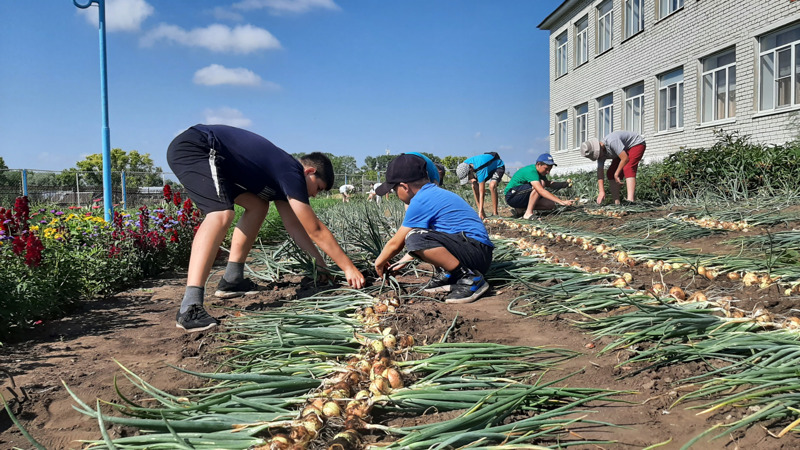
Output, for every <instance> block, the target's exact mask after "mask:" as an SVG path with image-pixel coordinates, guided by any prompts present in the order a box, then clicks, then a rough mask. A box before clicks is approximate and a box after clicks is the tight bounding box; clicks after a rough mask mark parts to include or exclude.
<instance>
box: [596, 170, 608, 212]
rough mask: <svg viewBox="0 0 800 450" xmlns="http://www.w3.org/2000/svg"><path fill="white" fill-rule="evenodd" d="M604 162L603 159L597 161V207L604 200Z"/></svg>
mask: <svg viewBox="0 0 800 450" xmlns="http://www.w3.org/2000/svg"><path fill="white" fill-rule="evenodd" d="M605 161H606V160H605V159H604V160H602V161H601V160H599V159H598V160H597V204H598V205H599V204H601V203H603V200H604V199H605V198H606V185H605V181H604V180H603V175H604V173H603V172H604V171H603V168H604V165H605V164H604V163H605Z"/></svg>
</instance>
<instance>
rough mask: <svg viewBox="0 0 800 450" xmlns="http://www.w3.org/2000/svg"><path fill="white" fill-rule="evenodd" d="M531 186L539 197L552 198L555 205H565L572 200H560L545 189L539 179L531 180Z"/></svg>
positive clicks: (569, 203)
mask: <svg viewBox="0 0 800 450" xmlns="http://www.w3.org/2000/svg"><path fill="white" fill-rule="evenodd" d="M531 186H533V190H535V191H536V192H537V193H538V194H539V195H540V196H541V197H543V198H546V199H548V200H552V201H553V202H554V203H555V204H556V205H562V206H567V205H571V204H572V200H561V199H560V198H558V197H557V196H556V195H555V194H553V193H551V192H550V191H548V190H547V189H545V188H544V186H543V185H542V182H541V180H539V181H531Z"/></svg>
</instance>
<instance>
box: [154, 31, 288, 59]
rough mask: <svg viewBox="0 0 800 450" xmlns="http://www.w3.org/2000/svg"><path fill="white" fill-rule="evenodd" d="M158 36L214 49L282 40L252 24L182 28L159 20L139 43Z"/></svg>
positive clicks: (251, 47) (244, 48)
mask: <svg viewBox="0 0 800 450" xmlns="http://www.w3.org/2000/svg"><path fill="white" fill-rule="evenodd" d="M160 40H166V41H172V42H176V43H178V44H182V45H186V46H188V47H202V48H206V49H208V50H211V51H213V52H228V51H231V52H234V53H251V52H255V51H258V50H272V49H279V48H281V43H280V42H278V39H276V38H275V36H273V35H272V34H271V33H270V32H269V31H267V30H265V29H263V28H258V27H254V26H252V25H237V26H236V27H234V28H230V27H228V26H227V25H220V24H213V25H209V26H207V27H206V28H195V29H194V30H184V29H183V28H181V27H178V26H176V25H167V24H161V25H159V26H157V27H156V28H154V29H153V30H151V31H150V32H148V33H147V34H146V35H145V36H144V37H142V40H141V44H142V45H143V46H151V45H153V44H155V43H156V42H158V41H160Z"/></svg>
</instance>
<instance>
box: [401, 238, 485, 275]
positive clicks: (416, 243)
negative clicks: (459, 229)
mask: <svg viewBox="0 0 800 450" xmlns="http://www.w3.org/2000/svg"><path fill="white" fill-rule="evenodd" d="M438 247H444V248H445V249H447V251H449V252H450V253H451V254H452V255H453V256H455V257H456V259H457V260H458V261H459V262H460V263H461V264H462V265H463V266H464V267H467V268H469V269H472V270H473V271H478V272H480V273H481V274H485V273H486V272H487V271H488V270H489V266H490V265H491V264H492V251H494V248H493V247H492V246H489V245H486V244H484V243H483V242H480V241H476V240H475V239H472V238H469V237H467V236H466V235H464V233H456V234H450V233H442V232H441V231H433V230H426V229H424V228H412V229H411V231H410V232H409V233H408V234H407V235H406V250H408V252H409V253H412V254H413V253H414V252H416V251H419V250H428V249H430V248H438Z"/></svg>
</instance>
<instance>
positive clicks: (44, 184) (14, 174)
mask: <svg viewBox="0 0 800 450" xmlns="http://www.w3.org/2000/svg"><path fill="white" fill-rule="evenodd" d="M335 176H336V178H335V185H334V186H332V187H331V190H330V191H329V193H328V195H336V194H338V193H339V186H341V185H344V184H349V185H353V186H354V189H353V190H352V191H351V193H364V194H366V193H368V192H369V191H370V189H371V188H372V187H373V186H374V185H375V183H378V182H382V181H384V180H385V177H386V174H385V172H381V171H375V170H367V171H359V172H355V173H337V174H336V175H335ZM165 184H171V185H173V189H177V190H178V191H180V185H178V182H177V177H176V176H175V175H174V174H173V173H170V172H161V171H160V169H159V171H156V172H112V173H111V191H112V203H113V204H114V205H122V206H123V207H124V208H130V207H138V206H141V205H146V204H153V203H154V202H155V201H159V200H161V198H162V196H163V187H164V185H165ZM444 185H445V187H450V188H453V189H456V188H458V187H459V183H458V179H457V177H456V175H455V171H454V170H450V169H448V170H447V171H446V172H445V179H444ZM181 194H183V195H184V198H185V192H181ZM22 195H27V196H28V199H29V200H30V201H31V203H33V204H51V205H59V206H79V207H87V206H93V205H97V204H100V205H102V204H103V175H102V173H100V172H86V171H76V170H74V169H68V170H63V171H52V170H38V169H6V170H0V206H6V205H13V204H14V199H15V198H17V197H19V196H22Z"/></svg>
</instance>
